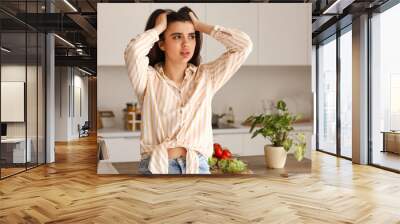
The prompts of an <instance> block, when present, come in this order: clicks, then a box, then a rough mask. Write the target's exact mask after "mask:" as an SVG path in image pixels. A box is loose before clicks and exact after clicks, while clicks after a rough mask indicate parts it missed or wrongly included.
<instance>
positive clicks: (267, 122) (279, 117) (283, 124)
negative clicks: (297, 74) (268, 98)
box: [246, 100, 306, 168]
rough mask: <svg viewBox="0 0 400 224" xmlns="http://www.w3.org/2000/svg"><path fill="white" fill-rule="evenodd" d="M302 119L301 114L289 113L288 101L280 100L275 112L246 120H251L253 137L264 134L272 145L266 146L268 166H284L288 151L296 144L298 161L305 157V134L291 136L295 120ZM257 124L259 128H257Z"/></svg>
mask: <svg viewBox="0 0 400 224" xmlns="http://www.w3.org/2000/svg"><path fill="white" fill-rule="evenodd" d="M298 119H300V116H299V115H293V114H291V113H289V111H288V109H287V107H286V103H285V102H284V101H283V100H279V101H278V102H277V103H276V111H275V112H273V113H269V114H268V113H265V114H260V115H258V116H250V117H248V118H247V119H246V122H250V124H251V128H250V131H249V132H250V133H251V132H253V135H252V136H251V138H254V137H256V136H257V135H262V136H263V137H264V138H266V139H268V140H269V141H270V142H271V143H272V145H265V146H264V153H265V154H264V155H265V162H266V165H267V167H268V168H283V167H284V166H285V163H286V157H287V152H288V151H289V150H290V149H291V148H292V146H294V156H295V158H296V159H297V160H298V161H301V160H302V159H303V158H304V154H305V151H306V142H305V137H304V134H302V133H299V134H297V135H294V136H293V137H290V136H289V134H290V132H291V131H293V126H292V124H293V122H295V121H297V120H298ZM256 126H258V127H259V128H258V129H256Z"/></svg>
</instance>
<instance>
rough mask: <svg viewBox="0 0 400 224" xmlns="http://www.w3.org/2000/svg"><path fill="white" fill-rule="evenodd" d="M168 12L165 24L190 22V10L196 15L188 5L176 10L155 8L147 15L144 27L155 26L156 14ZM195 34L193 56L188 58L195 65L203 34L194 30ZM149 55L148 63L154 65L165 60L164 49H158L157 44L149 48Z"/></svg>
mask: <svg viewBox="0 0 400 224" xmlns="http://www.w3.org/2000/svg"><path fill="white" fill-rule="evenodd" d="M164 12H168V13H169V14H168V15H167V24H170V23H173V22H192V20H191V19H190V16H189V12H192V13H193V14H194V15H195V16H196V17H197V15H196V14H195V13H194V12H193V10H191V9H190V8H189V7H187V6H184V7H182V8H180V9H179V10H178V11H177V12H175V11H173V10H171V9H157V10H155V11H154V12H153V13H152V14H151V15H150V17H149V19H148V20H147V23H146V28H145V30H149V29H152V28H154V27H155V25H156V18H157V16H158V15H160V14H162V13H164ZM195 35H196V47H195V49H194V53H193V57H192V58H191V59H190V61H189V63H192V64H194V65H196V66H198V65H199V64H200V60H201V59H200V50H201V45H202V42H203V36H202V34H201V33H200V32H199V31H195ZM159 39H160V40H164V32H163V33H161V34H160V36H159ZM147 56H148V57H149V65H151V66H154V65H155V64H157V63H158V62H164V61H165V54H164V51H162V50H161V49H160V47H159V46H158V44H157V43H156V44H154V46H153V47H152V48H151V50H150V52H149V53H148V54H147Z"/></svg>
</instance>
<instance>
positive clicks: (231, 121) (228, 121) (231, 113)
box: [226, 107, 235, 124]
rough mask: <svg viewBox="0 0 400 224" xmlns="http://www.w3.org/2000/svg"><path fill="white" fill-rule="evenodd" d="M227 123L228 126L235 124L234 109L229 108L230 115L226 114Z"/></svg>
mask: <svg viewBox="0 0 400 224" xmlns="http://www.w3.org/2000/svg"><path fill="white" fill-rule="evenodd" d="M226 122H227V123H228V124H233V123H235V115H234V114H233V109H232V107H229V110H228V113H227V114H226Z"/></svg>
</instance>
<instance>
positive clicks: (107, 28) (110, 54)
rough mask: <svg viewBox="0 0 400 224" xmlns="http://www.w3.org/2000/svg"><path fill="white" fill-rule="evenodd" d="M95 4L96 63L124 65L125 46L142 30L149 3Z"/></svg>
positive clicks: (148, 12)
mask: <svg viewBox="0 0 400 224" xmlns="http://www.w3.org/2000/svg"><path fill="white" fill-rule="evenodd" d="M97 6H98V7H97V8H98V12H97V14H98V16H97V24H98V26H97V65H125V60H124V51H125V48H126V46H127V45H128V43H129V41H130V40H131V39H132V38H134V37H135V36H136V35H138V34H140V33H143V32H144V28H145V26H146V19H147V18H148V17H149V16H150V13H151V12H150V3H143V4H129V3H118V4H112V3H111V4H110V3H101V4H98V5H97Z"/></svg>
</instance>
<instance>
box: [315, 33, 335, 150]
mask: <svg viewBox="0 0 400 224" xmlns="http://www.w3.org/2000/svg"><path fill="white" fill-rule="evenodd" d="M318 66H319V67H318V68H319V69H318V147H319V149H320V150H324V151H327V152H331V153H336V41H335V40H333V41H330V42H328V43H326V44H324V45H321V46H320V47H319V48H318Z"/></svg>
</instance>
